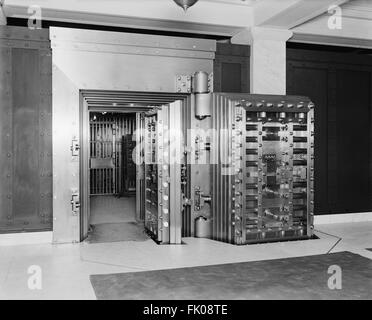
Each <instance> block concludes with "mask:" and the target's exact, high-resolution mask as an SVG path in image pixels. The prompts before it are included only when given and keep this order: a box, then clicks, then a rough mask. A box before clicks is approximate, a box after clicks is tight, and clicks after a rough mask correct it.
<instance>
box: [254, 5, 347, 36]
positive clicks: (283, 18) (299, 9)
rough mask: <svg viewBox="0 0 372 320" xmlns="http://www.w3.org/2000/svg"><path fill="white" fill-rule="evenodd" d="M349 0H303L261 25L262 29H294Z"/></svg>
mask: <svg viewBox="0 0 372 320" xmlns="http://www.w3.org/2000/svg"><path fill="white" fill-rule="evenodd" d="M348 1H349V0H301V1H299V2H297V3H295V4H294V5H292V6H291V7H289V8H288V9H287V10H285V11H283V12H280V13H278V14H277V15H275V16H273V17H271V18H270V19H268V20H266V21H264V22H263V23H261V24H260V26H262V27H270V28H280V29H292V28H294V27H297V26H299V25H301V24H303V23H305V22H307V21H309V20H312V19H314V18H316V17H318V16H320V15H322V14H324V13H325V12H328V9H329V7H330V6H331V5H338V6H341V5H342V4H344V3H346V2H348Z"/></svg>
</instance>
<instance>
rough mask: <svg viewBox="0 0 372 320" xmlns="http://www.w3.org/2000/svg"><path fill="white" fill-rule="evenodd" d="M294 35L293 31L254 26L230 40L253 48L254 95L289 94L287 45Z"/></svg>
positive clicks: (252, 78)
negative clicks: (287, 86)
mask: <svg viewBox="0 0 372 320" xmlns="http://www.w3.org/2000/svg"><path fill="white" fill-rule="evenodd" d="M292 35H293V32H292V31H290V30H282V29H271V28H263V27H254V28H251V29H247V30H244V31H242V32H240V33H238V34H237V35H235V36H234V37H233V38H232V39H231V42H232V43H235V44H245V45H250V46H251V63H250V73H251V74H250V80H251V81H250V85H251V93H256V94H279V95H285V94H286V58H287V57H286V42H287V40H288V39H290V38H291V37H292Z"/></svg>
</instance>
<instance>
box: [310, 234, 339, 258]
mask: <svg viewBox="0 0 372 320" xmlns="http://www.w3.org/2000/svg"><path fill="white" fill-rule="evenodd" d="M314 231H315V232H319V233H322V234H325V235H327V236H330V237H333V238H336V239H337V241H336V243H335V244H334V245H333V246H332V247H331V249H329V250H328V251H327V254H329V253H330V252H331V251H332V250H333V249H334V248H336V246H337V245H338V244H339V243H340V242H341V240H342V238H341V237H339V236H335V235H334V234H330V233H327V232H323V231H320V230H316V229H314Z"/></svg>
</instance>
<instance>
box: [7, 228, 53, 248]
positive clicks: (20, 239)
mask: <svg viewBox="0 0 372 320" xmlns="http://www.w3.org/2000/svg"><path fill="white" fill-rule="evenodd" d="M52 238H53V232H52V231H46V232H22V233H8V234H0V246H19V245H26V244H45V243H52Z"/></svg>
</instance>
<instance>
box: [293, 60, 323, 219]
mask: <svg viewBox="0 0 372 320" xmlns="http://www.w3.org/2000/svg"><path fill="white" fill-rule="evenodd" d="M291 79H292V80H294V81H293V83H291V85H290V86H289V90H288V91H289V94H294V92H297V94H299V95H304V96H307V97H311V100H312V101H313V102H314V103H315V105H316V112H315V150H314V152H315V155H316V157H315V190H316V194H315V212H326V211H327V198H328V188H327V184H328V176H327V157H324V156H322V157H319V156H318V155H320V154H321V155H326V154H327V140H326V139H324V138H323V137H327V118H328V115H327V83H328V75H327V70H326V69H321V68H308V67H302V66H298V67H294V68H293V69H292V75H291Z"/></svg>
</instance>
